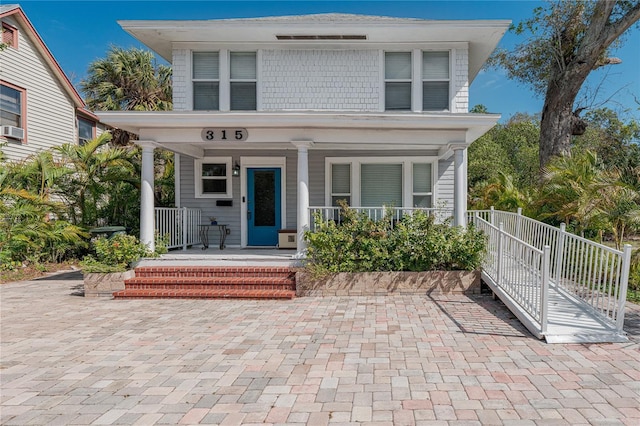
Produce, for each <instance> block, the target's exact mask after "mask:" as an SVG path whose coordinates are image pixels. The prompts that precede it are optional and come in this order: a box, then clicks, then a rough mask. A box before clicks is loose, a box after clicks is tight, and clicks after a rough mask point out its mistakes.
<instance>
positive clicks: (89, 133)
mask: <svg viewBox="0 0 640 426" xmlns="http://www.w3.org/2000/svg"><path fill="white" fill-rule="evenodd" d="M94 126H95V123H94V122H93V121H89V120H85V119H83V118H78V145H84V144H86V143H87V142H89V141H90V140H91V139H93V137H94V136H93V129H94Z"/></svg>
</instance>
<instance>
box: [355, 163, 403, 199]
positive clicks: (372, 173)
mask: <svg viewBox="0 0 640 426" xmlns="http://www.w3.org/2000/svg"><path fill="white" fill-rule="evenodd" d="M360 191H361V194H360V198H361V200H360V201H361V204H362V206H363V207H381V206H395V207H401V206H402V164H362V165H361V166H360Z"/></svg>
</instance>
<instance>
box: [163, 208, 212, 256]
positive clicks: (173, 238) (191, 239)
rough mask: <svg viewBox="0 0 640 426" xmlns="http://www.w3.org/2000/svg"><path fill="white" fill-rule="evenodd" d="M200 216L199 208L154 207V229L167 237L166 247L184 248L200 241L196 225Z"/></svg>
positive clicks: (199, 221)
mask: <svg viewBox="0 0 640 426" xmlns="http://www.w3.org/2000/svg"><path fill="white" fill-rule="evenodd" d="M201 216H202V213H201V211H200V209H189V208H186V207H181V208H174V207H156V209H155V229H156V232H157V233H158V235H160V236H161V237H166V238H167V239H168V244H167V247H168V248H178V247H182V249H183V250H186V249H187V247H188V246H191V245H194V244H199V243H200V235H199V232H198V225H199V224H200V223H201Z"/></svg>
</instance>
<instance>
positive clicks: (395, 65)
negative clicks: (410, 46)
mask: <svg viewBox="0 0 640 426" xmlns="http://www.w3.org/2000/svg"><path fill="white" fill-rule="evenodd" d="M384 107H385V110H387V111H394V110H401V111H402V110H411V52H385V54H384Z"/></svg>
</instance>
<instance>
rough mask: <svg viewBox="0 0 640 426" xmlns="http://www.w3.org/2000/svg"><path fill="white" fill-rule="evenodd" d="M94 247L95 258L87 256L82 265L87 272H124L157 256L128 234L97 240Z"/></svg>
mask: <svg viewBox="0 0 640 426" xmlns="http://www.w3.org/2000/svg"><path fill="white" fill-rule="evenodd" d="M93 247H94V249H95V257H94V256H93V255H89V256H86V257H85V258H84V260H83V261H82V262H81V264H80V265H81V267H82V269H83V271H85V272H102V273H110V272H124V271H126V270H127V269H128V268H129V267H130V266H131V264H132V263H133V262H135V261H137V260H139V259H140V258H143V257H155V256H157V255H156V254H155V253H154V252H152V251H150V250H149V249H148V248H147V247H146V246H145V245H144V244H142V243H141V242H140V241H139V240H138V239H137V238H136V237H135V236H133V235H126V234H117V235H114V236H112V237H111V238H105V237H101V238H97V239H95V240H94V241H93Z"/></svg>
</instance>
